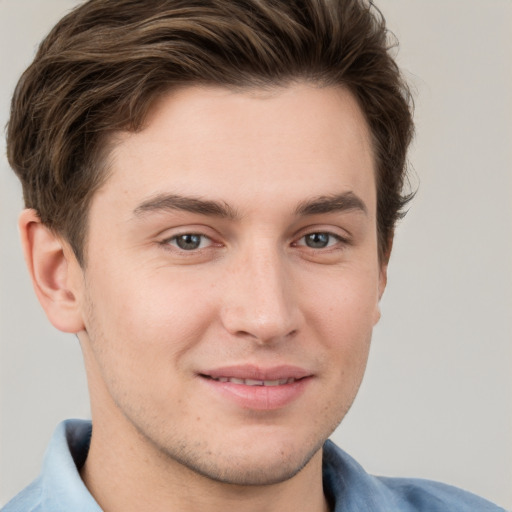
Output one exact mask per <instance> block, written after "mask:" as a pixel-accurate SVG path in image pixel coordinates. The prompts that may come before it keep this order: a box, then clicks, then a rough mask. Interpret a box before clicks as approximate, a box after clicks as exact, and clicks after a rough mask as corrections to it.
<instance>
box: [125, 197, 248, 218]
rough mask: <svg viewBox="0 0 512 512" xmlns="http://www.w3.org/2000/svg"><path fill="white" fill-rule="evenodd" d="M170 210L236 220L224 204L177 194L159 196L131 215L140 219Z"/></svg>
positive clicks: (141, 205) (234, 211) (236, 214)
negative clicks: (148, 214)
mask: <svg viewBox="0 0 512 512" xmlns="http://www.w3.org/2000/svg"><path fill="white" fill-rule="evenodd" d="M172 210H181V211H185V212H190V213H198V214H200V215H210V216H214V217H220V218H227V219H231V220H234V219H237V218H238V217H239V215H238V213H237V212H236V210H234V209H233V208H232V207H231V206H229V205H228V204H227V203H225V202H221V201H212V200H206V199H201V198H200V197H187V196H180V195H177V194H159V195H157V196H154V197H151V198H149V199H148V200H146V201H144V202H143V203H141V204H140V205H138V206H137V207H136V208H135V210H133V213H134V214H135V216H136V217H142V216H144V215H145V214H147V213H157V212H165V211H172Z"/></svg>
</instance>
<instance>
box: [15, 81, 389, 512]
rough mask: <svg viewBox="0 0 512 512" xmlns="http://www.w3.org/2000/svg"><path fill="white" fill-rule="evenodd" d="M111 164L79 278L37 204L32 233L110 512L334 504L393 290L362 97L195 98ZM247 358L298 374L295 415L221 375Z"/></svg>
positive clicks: (28, 227)
mask: <svg viewBox="0 0 512 512" xmlns="http://www.w3.org/2000/svg"><path fill="white" fill-rule="evenodd" d="M110 158H111V169H110V175H109V178H108V179H107V180H106V182H105V183H104V185H103V186H102V187H101V188H100V190H99V191H98V192H97V193H96V195H95V197H94V198H93V201H92V204H91V209H90V216H89V227H88V229H89V232H88V241H87V248H86V264H85V268H81V267H80V266H79V265H78V263H77V262H76V260H75V258H74V256H73V253H72V251H71V250H70V249H69V247H68V246H67V244H66V242H65V241H63V240H61V239H60V238H59V237H58V236H57V235H55V234H52V233H50V232H49V231H48V230H46V228H45V227H44V226H42V225H41V224H40V223H39V222H38V219H37V216H36V215H35V214H34V212H32V211H30V210H27V211H26V212H24V214H23V215H22V218H21V221H20V227H21V230H22V235H23V239H24V244H25V250H26V256H27V261H28V263H29V268H30V269H31V273H32V276H33V280H34V285H35V287H36V291H37V293H38V296H39V298H40V300H41V303H42V304H43V306H44V307H45V309H46V312H47V314H48V316H49V318H50V320H51V321H52V322H53V323H54V325H56V326H57V327H58V328H59V329H61V330H64V331H68V332H76V333H78V336H79V339H80V342H81V346H82V350H83V353H84V359H85V365H86V370H87V375H88V382H89V387H90V395H91V404H92V417H93V424H94V430H93V436H92V441H91V449H90V452H89V456H88V459H87V462H86V464H85V466H84V468H83V469H82V478H83V479H84V482H85V483H86V485H87V486H88V487H89V489H90V491H91V492H92V494H93V496H95V498H96V500H97V501H98V502H99V504H100V505H101V506H102V508H103V509H104V510H106V511H109V512H112V511H117V510H124V511H131V510H139V511H140V510H190V511H195V510H205V509H206V510H211V511H215V510H219V511H220V510H229V509H231V508H234V507H236V509H237V511H240V510H242V511H246V510H247V511H249V510H254V511H256V510H258V511H261V510H266V511H273V510H280V511H283V510H290V511H291V510H294V511H297V510H304V511H306V510H307V511H322V510H327V509H328V505H327V503H326V501H325V498H324V496H323V491H322V479H321V456H322V451H321V446H322V444H323V442H324V441H325V439H326V438H327V437H328V436H329V435H330V434H331V433H332V431H333V430H334V429H335V428H336V426H337V425H338V424H339V422H340V421H341V420H342V419H343V417H344V415H345V414H346V412H347V411H348V409H349V408H350V406H351V404H352V401H353V399H354V397H355V395H356V393H357V390H358V388H359V385H360V382H361V379H362V377H363V373H364V369H365V365H366V361H367V357H368V351H369V347H370V340H371V333H372V329H373V327H374V325H375V323H376V322H377V321H378V319H379V316H380V312H379V300H380V297H381V295H382V293H383V291H384V287H385V283H386V265H385V263H384V262H380V261H379V259H378V251H377V228H376V187H375V172H374V164H373V156H372V150H371V144H370V136H369V132H368V127H367V125H366V122H365V120H364V117H363V114H362V113H361V111H360V109H359V107H358V105H357V103H356V101H355V100H354V98H353V97H352V95H351V94H350V93H349V92H348V91H345V90H343V89H338V88H329V87H325V88H320V87H315V86H313V85H308V84H294V85H291V86H288V87H285V88H276V89H272V90H267V91H261V90H252V89H250V90H244V91H239V92H233V91H229V90H227V89H223V88H215V87H188V88H184V89H180V90H177V91H173V92H172V93H169V94H168V95H166V96H165V97H163V98H160V99H159V100H158V102H157V103H156V104H155V105H154V108H153V110H152V112H151V113H150V115H149V117H148V119H147V123H146V126H145V127H144V129H143V130H142V131H140V132H138V133H120V134H118V136H117V140H116V145H115V148H114V149H113V151H112V154H111V155H110ZM190 234H192V235H198V236H197V238H194V237H191V236H187V235H190ZM308 235H309V237H308ZM194 242H198V243H199V245H198V246H197V247H196V246H194ZM186 243H188V244H189V245H186ZM322 244H325V246H322ZM183 247H185V248H183ZM240 365H250V367H251V368H253V369H254V368H255V369H256V370H254V371H256V372H263V373H264V372H265V371H267V370H268V369H269V368H270V369H272V368H276V367H278V368H280V367H282V366H283V365H285V366H286V368H288V367H289V366H293V367H294V368H299V369H300V371H302V372H303V373H304V375H305V378H304V379H303V382H302V383H301V384H300V386H301V387H300V390H299V392H297V393H295V392H294V393H291V394H290V393H288V392H287V391H285V395H286V393H288V394H289V395H290V396H291V398H290V397H289V396H288V395H286V396H287V397H288V398H287V399H286V400H285V401H284V403H283V404H281V403H280V402H279V400H277V402H276V400H275V399H274V398H272V397H273V396H274V395H272V393H273V391H270V392H269V394H268V396H269V397H270V398H268V399H267V401H266V402H265V401H263V405H262V403H261V401H260V402H258V401H257V400H256V401H255V400H253V399H250V400H249V401H248V402H247V401H246V402H244V401H243V400H242V401H240V400H239V399H238V398H233V388H234V386H233V385H231V387H230V389H231V390H230V391H228V392H227V393H224V392H223V391H222V390H221V387H222V386H220V385H219V384H218V383H216V382H214V381H212V379H211V378H208V376H209V375H211V374H212V373H215V370H216V369H219V368H225V367H226V366H229V367H233V366H235V367H239V366H240ZM223 371H224V372H225V370H223ZM282 371H284V372H286V371H289V370H282ZM267 377H268V375H267ZM289 385H291V386H294V385H295V386H296V383H295V384H284V385H282V386H281V387H282V388H283V389H285V390H286V389H290V388H287V386H289ZM228 387H229V386H228ZM244 388H245V389H247V386H244V385H239V387H238V388H236V389H237V390H239V389H242V391H240V393H242V394H243V393H244V391H243V389H244ZM252 391H253V390H250V393H252ZM237 392H238V391H237ZM263 393H264V391H263ZM253 398H254V397H253ZM251 400H252V401H251ZM278 402H279V403H278ZM173 507H174V508H173Z"/></svg>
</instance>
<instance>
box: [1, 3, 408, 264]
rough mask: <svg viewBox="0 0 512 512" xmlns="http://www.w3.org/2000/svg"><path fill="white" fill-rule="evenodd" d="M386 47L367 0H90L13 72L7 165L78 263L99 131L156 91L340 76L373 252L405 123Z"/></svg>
mask: <svg viewBox="0 0 512 512" xmlns="http://www.w3.org/2000/svg"><path fill="white" fill-rule="evenodd" d="M392 46H393V45H392V38H391V37H390V36H389V33H388V31H387V29H386V26H385V21H384V18H383V17H382V15H381V13H380V12H379V11H378V10H377V9H376V8H375V7H374V6H373V5H372V2H367V1H365V0H152V1H144V0H90V1H89V2H86V3H84V4H83V5H81V6H79V7H78V8H76V9H75V10H73V11H72V12H70V13H69V14H68V15H67V16H65V17H64V18H63V19H62V20H61V21H60V22H59V23H58V24H57V25H56V26H55V27H54V29H53V30H52V31H51V32H50V34H49V35H48V36H47V37H46V39H45V40H44V41H43V42H42V43H41V46H40V47H39V50H38V52H37V55H36V57H35V59H34V62H33V63H32V64H31V66H30V67H29V68H28V69H27V70H26V71H25V73H24V74H23V76H22V77H21V79H20V81H19V83H18V86H17V88H16V91H15V94H14V97H13V100H12V108H11V118H10V121H9V124H8V136H7V141H8V143H7V153H8V158H9V162H10V164H11V166H12V167H13V169H14V170H15V172H16V173H17V175H18V176H19V178H20V180H21V182H22V185H23V194H24V199H25V204H26V206H27V207H29V208H34V209H35V210H36V211H37V212H38V214H39V216H40V218H41V221H42V222H43V223H44V224H46V225H47V226H48V227H50V228H51V229H52V230H54V231H55V232H57V233H59V234H61V235H62V236H63V237H64V238H66V239H67V240H68V242H69V243H70V245H71V246H72V248H73V250H74V252H75V254H76V256H77V259H78V261H79V262H80V263H81V264H83V263H84V240H85V236H86V231H87V230H86V226H87V212H88V207H89V204H90V201H91V198H92V196H93V194H94V192H95V191H96V190H97V188H98V187H99V186H100V185H101V183H102V182H103V180H104V179H105V176H106V174H107V173H106V170H105V165H104V164H105V158H104V157H105V154H106V149H107V147H106V142H107V140H108V139H109V137H108V136H109V135H110V134H112V133H114V132H116V131H118V130H131V131H136V130H139V129H141V127H142V124H143V121H144V118H145V115H146V113H147V112H148V109H149V107H150V106H151V104H152V102H153V101H154V100H155V98H156V96H158V95H160V94H162V93H163V92H165V91H167V90H169V89H170V88H172V87H175V86H179V85H186V84H206V85H208V84H216V85H222V86H226V87H236V88H238V87H262V86H263V87H268V86H273V85H286V84H288V83H290V82H292V81H297V80H304V81H308V82H313V83H318V84H319V85H336V86H341V87H346V88H348V89H349V90H350V91H351V92H352V93H353V94H354V96H355V97H356V98H357V100H358V102H359V105H360V106H361V108H362V110H363V112H364V114H365V117H366V120H367V122H368V125H369V127H370V130H371V133H372V137H373V145H374V153H375V160H376V162H375V163H376V169H377V178H376V181H377V226H378V236H379V256H380V257H382V256H383V255H384V254H385V253H386V252H387V250H388V249H389V244H390V241H391V239H392V235H393V230H394V225H395V223H396V220H397V219H398V218H399V217H400V216H401V213H402V210H403V207H404V205H405V203H406V202H407V201H408V199H409V196H407V195H404V194H403V185H404V177H405V172H406V152H407V148H408V146H409V143H410V141H411V138H412V133H413V123H412V115H411V110H412V102H411V98H410V94H409V90H408V88H407V85H406V84H405V82H404V81H403V79H402V77H401V75H400V73H399V70H398V67H397V65H396V63H395V61H394V59H393V57H392V56H391V55H390V49H391V47H392Z"/></svg>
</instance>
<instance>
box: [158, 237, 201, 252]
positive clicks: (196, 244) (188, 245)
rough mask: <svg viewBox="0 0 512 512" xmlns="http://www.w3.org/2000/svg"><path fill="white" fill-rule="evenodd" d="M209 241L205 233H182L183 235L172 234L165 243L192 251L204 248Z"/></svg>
mask: <svg viewBox="0 0 512 512" xmlns="http://www.w3.org/2000/svg"><path fill="white" fill-rule="evenodd" d="M209 242H210V239H209V238H208V237H207V236H205V235H198V234H195V233H184V234H183V235H177V236H173V237H172V238H170V239H169V241H168V242H167V243H169V244H170V245H174V246H176V247H178V248H179V249H181V250H183V251H194V250H197V249H202V248H204V247H205V246H206V245H208V243H209Z"/></svg>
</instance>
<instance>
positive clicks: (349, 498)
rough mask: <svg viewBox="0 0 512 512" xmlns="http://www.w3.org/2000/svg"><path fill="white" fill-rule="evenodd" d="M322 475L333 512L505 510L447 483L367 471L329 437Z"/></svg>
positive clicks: (491, 511)
mask: <svg viewBox="0 0 512 512" xmlns="http://www.w3.org/2000/svg"><path fill="white" fill-rule="evenodd" d="M323 478H324V488H325V492H326V495H327V496H328V497H329V498H330V500H331V502H332V505H333V509H334V511H335V512H338V511H357V510H365V511H367V512H391V511H392V512H448V511H449V512H505V511H504V509H503V508H500V507H498V506H496V505H493V504H492V503H490V502H488V501H487V500H484V499H483V498H480V497H478V496H476V495H474V494H471V493H469V492H467V491H463V490H462V489H458V488H456V487H452V486H450V485H445V484H441V483H438V482H432V481H430V480H422V479H415V478H388V477H375V476H372V475H369V474H368V473H366V472H365V470H364V469H363V468H362V467H361V466H360V465H359V464H358V463H357V462H356V461H355V460H354V459H352V458H351V457H350V456H349V455H347V454H346V453H345V452H344V451H343V450H341V449H340V448H338V447H337V446H336V445H334V444H333V443H332V442H330V441H328V442H327V443H326V444H325V445H324V458H323Z"/></svg>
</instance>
